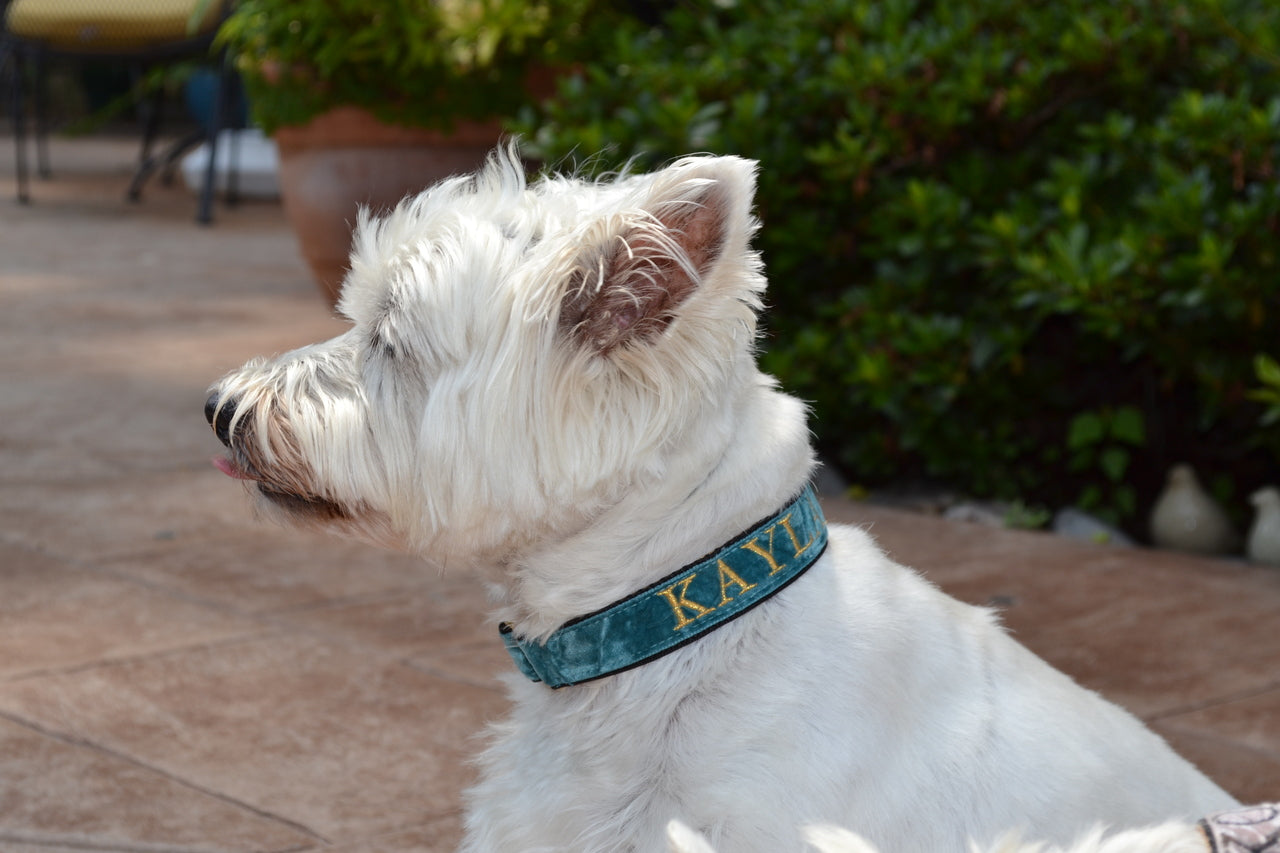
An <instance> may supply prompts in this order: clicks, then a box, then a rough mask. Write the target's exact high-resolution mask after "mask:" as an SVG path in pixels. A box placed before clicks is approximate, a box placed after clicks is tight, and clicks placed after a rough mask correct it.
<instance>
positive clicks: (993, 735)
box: [215, 152, 1234, 853]
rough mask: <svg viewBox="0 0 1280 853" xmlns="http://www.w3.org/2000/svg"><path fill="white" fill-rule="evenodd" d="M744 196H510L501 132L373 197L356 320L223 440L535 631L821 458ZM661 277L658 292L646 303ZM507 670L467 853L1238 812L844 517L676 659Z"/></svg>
mask: <svg viewBox="0 0 1280 853" xmlns="http://www.w3.org/2000/svg"><path fill="white" fill-rule="evenodd" d="M753 191H754V165H753V164H751V163H749V162H747V161H744V160H740V159H737V158H732V157H691V158H687V159H685V160H681V161H679V162H677V163H675V164H673V165H671V166H670V167H668V168H667V169H664V170H662V171H660V172H657V173H655V174H652V175H641V176H631V177H626V178H620V179H617V180H615V181H611V182H600V183H588V182H583V181H579V180H574V179H571V178H564V177H555V178H548V179H545V180H543V181H540V182H538V183H536V184H533V185H526V184H525V182H524V178H523V175H522V173H521V171H520V169H519V166H518V164H517V160H516V157H515V155H514V153H512V152H503V153H498V154H496V155H495V156H494V158H493V159H492V161H491V162H490V164H489V166H488V167H487V168H486V169H485V170H484V171H483V172H481V173H480V174H479V175H477V176H474V177H472V178H458V179H453V180H451V181H447V182H445V183H444V184H441V185H438V186H437V187H435V188H433V189H431V190H428V191H427V192H425V193H423V194H422V195H420V196H418V197H417V198H414V199H411V200H408V201H406V202H405V203H403V204H401V205H400V207H399V208H397V209H396V210H395V211H394V212H393V213H392V214H390V215H389V216H388V217H387V218H386V219H384V220H382V221H380V222H375V221H372V220H370V219H368V218H367V217H366V218H362V219H361V222H360V228H359V233H358V234H357V237H356V242H355V250H354V252H353V255H352V262H351V272H350V274H349V276H348V278H347V282H346V285H345V290H344V293H343V298H342V303H341V307H342V310H343V311H344V312H345V313H346V315H347V316H348V317H349V318H350V319H351V321H352V324H353V325H352V328H351V330H350V331H349V332H347V333H346V334H344V335H342V336H340V337H338V338H336V339H334V340H332V341H329V342H328V343H324V344H319V345H316V346H313V347H309V348H305V349H302V350H299V351H296V352H294V353H288V354H285V355H284V356H281V357H279V358H277V359H274V360H271V361H264V362H258V363H254V364H250V365H248V366H246V367H245V368H244V369H242V370H241V371H239V372H237V373H234V374H232V375H231V376H229V377H227V378H226V379H225V380H223V381H222V382H221V383H220V384H219V385H218V386H216V388H215V393H217V394H218V395H219V399H220V400H221V403H220V405H221V406H223V407H227V409H228V411H230V408H231V407H234V409H235V416H234V418H235V423H236V425H237V429H238V430H239V432H236V434H235V437H234V438H233V440H232V451H231V458H232V462H231V463H227V465H228V466H230V467H231V468H232V469H233V470H238V472H239V474H240V476H243V477H246V478H250V479H252V480H257V481H259V482H260V485H259V488H258V490H259V491H260V492H263V493H264V494H265V495H266V496H267V497H265V498H264V499H263V500H262V504H263V506H264V508H265V509H266V510H267V511H268V512H272V513H278V514H281V515H283V516H284V517H286V518H287V519H290V520H294V521H300V522H304V523H305V522H309V523H315V524H318V525H320V526H325V527H330V528H333V529H336V530H339V531H341V532H346V533H350V534H354V535H359V536H364V537H367V538H370V539H374V540H376V541H379V542H382V543H384V544H389V545H393V546H397V547H403V548H406V549H409V550H412V551H414V552H416V553H419V554H421V555H423V556H424V557H425V558H427V559H428V560H431V561H433V562H435V563H437V564H439V565H441V566H444V567H445V568H446V569H448V570H457V569H460V568H462V569H466V568H483V569H487V570H489V571H490V572H491V575H492V577H493V578H494V579H495V580H496V581H497V587H498V589H499V594H498V601H497V604H496V612H495V617H496V618H497V619H504V620H507V621H510V622H512V623H513V624H514V626H515V630H516V632H517V633H518V634H521V635H524V636H529V637H535V638H537V637H544V636H546V635H548V634H549V633H551V632H552V631H554V630H555V628H556V627H558V626H559V625H560V624H562V623H563V622H565V621H566V620H568V619H571V618H573V617H575V616H579V615H582V614H584V613H588V612H591V611H594V610H596V609H598V608H601V607H603V606H605V605H607V604H609V603H611V602H613V601H615V600H617V599H620V598H622V597H625V596H627V595H629V594H631V593H632V592H635V591H636V590H639V589H642V588H644V587H645V586H647V585H649V584H650V583H652V582H654V581H655V580H657V579H659V578H661V577H663V576H665V575H667V574H669V573H670V572H671V571H673V570H674V569H675V568H677V567H679V566H681V565H683V564H685V563H688V562H690V561H691V560H693V559H696V558H698V557H700V556H702V555H703V554H705V553H707V552H708V551H710V550H712V549H713V548H715V547H717V546H718V545H720V544H722V543H723V542H725V541H728V540H729V539H730V538H731V537H732V536H733V535H734V534H736V533H738V532H740V531H741V530H743V529H745V528H747V527H748V526H750V525H751V524H752V523H753V522H755V521H756V520H758V519H760V518H763V517H765V516H767V515H769V514H771V513H772V512H774V511H775V510H776V509H777V508H778V507H779V506H781V505H782V503H783V502H784V501H785V500H786V499H787V498H789V497H790V496H792V495H794V494H795V493H796V492H797V491H798V490H799V489H800V488H801V486H802V484H803V483H804V482H805V481H806V479H807V478H808V477H809V475H810V473H811V469H812V466H813V458H812V453H811V451H810V448H809V444H808V433H807V428H806V424H805V412H804V408H803V407H802V406H801V404H800V403H798V402H797V401H796V400H794V399H792V398H791V397H788V396H786V395H784V394H782V393H781V392H780V391H779V390H778V389H777V387H776V385H775V383H774V382H773V380H771V379H770V378H768V377H766V376H764V375H763V374H761V373H760V372H759V371H758V369H757V368H756V365H755V361H754V340H755V336H756V312H757V311H758V309H759V308H760V305H761V295H762V293H763V290H764V278H763V276H762V271H761V264H760V260H759V258H758V256H757V255H756V254H755V253H754V252H753V251H752V250H751V249H750V245H749V244H750V239H751V237H752V234H753V232H754V229H755V227H756V223H755V221H754V220H753V219H752V217H751V214H750V208H751V203H752V194H753ZM680 282H684V283H688V282H692V283H693V285H694V286H693V287H692V289H687V288H686V289H685V290H682V291H679V292H680V293H681V294H682V296H681V301H679V303H678V305H676V307H675V308H674V312H673V313H672V314H662V315H660V316H659V315H658V314H657V313H655V315H654V316H655V317H657V318H658V319H656V320H654V321H653V322H652V323H651V324H649V325H644V323H642V322H638V318H642V317H643V315H644V311H645V310H646V309H647V308H649V309H651V308H652V306H654V305H657V304H658V301H656V300H658V298H659V297H661V296H662V293H666V292H667V291H661V292H659V293H658V296H654V285H655V284H656V285H658V286H660V287H665V288H668V289H669V291H670V292H671V293H675V292H677V290H678V285H679V283H680ZM597 297H598V299H597ZM584 304H585V305H586V306H587V308H586V311H585V314H584V316H583V317H582V318H581V319H580V320H578V319H575V318H574V316H573V311H576V310H578V308H573V309H572V310H571V308H570V306H581V305H584ZM289 496H292V498H290V497H289ZM299 496H301V497H299ZM303 499H305V500H303ZM494 642H495V643H497V642H498V639H497V636H496V631H495V638H494ZM508 681H509V686H510V692H511V697H512V700H513V702H514V711H513V713H512V715H511V718H510V719H509V720H508V721H506V722H505V723H502V724H499V725H497V726H495V727H494V729H493V734H492V742H491V744H490V745H489V747H488V749H487V750H486V751H485V752H484V754H483V755H482V756H481V758H480V766H481V768H482V773H481V779H480V781H479V783H478V784H477V785H476V786H475V788H474V789H473V790H472V791H471V792H470V793H469V795H468V804H469V805H468V816H467V820H466V827H467V828H466V840H465V842H464V843H463V847H462V849H463V850H464V851H467V853H490V852H491V851H492V853H498V851H501V853H520V851H542V850H546V851H551V850H556V851H560V850H583V851H613V850H618V851H623V850H628V851H630V850H634V851H655V850H661V849H663V848H664V845H665V844H666V843H667V840H666V839H667V834H666V825H667V822H668V820H669V819H671V818H672V817H679V818H681V819H683V820H685V821H687V822H688V823H689V824H690V825H691V826H693V827H695V828H696V829H697V830H698V831H699V832H701V833H703V834H705V835H706V838H707V841H708V842H709V843H710V844H712V845H714V847H715V849H717V850H721V851H724V852H725V853H741V852H742V851H761V852H762V853H781V852H782V851H794V850H799V849H802V847H803V843H804V842H803V835H802V833H803V827H805V826H808V825H811V824H817V823H829V824H836V825H840V826H850V827H856V828H857V829H858V831H859V833H861V834H862V835H863V836H865V838H866V839H868V841H869V842H870V843H873V844H875V845H877V846H879V847H880V848H881V849H884V850H886V851H893V853H908V851H928V852H929V853H935V851H943V850H953V851H961V850H963V849H964V839H974V840H976V841H977V842H978V843H980V844H984V845H985V844H990V843H992V842H994V840H995V839H996V838H998V837H999V836H1000V835H1001V834H1002V833H1004V832H1006V831H1008V830H1011V829H1017V828H1025V829H1026V831H1027V832H1029V833H1032V834H1034V836H1035V837H1037V838H1044V839H1046V840H1048V841H1050V842H1052V843H1056V844H1067V843H1070V842H1071V841H1072V840H1073V839H1075V838H1076V837H1077V836H1078V835H1079V833H1080V832H1081V831H1083V830H1084V829H1086V828H1088V827H1089V826H1092V825H1094V824H1095V823H1099V822H1102V823H1106V824H1108V825H1113V826H1117V827H1132V826H1137V825H1146V824H1149V823H1152V822H1157V821H1161V820H1165V819H1168V818H1172V817H1191V816H1195V815H1199V814H1203V813H1206V812H1209V811H1213V810H1216V809H1220V808H1225V807H1228V806H1230V805H1232V804H1233V802H1234V801H1233V800H1232V799H1231V797H1230V796H1228V795H1227V794H1225V793H1224V792H1223V791H1221V790H1220V789H1219V788H1217V787H1216V786H1215V785H1213V784H1212V783H1211V782H1209V781H1208V780H1207V779H1205V778H1204V777H1203V776H1201V775H1200V774H1199V773H1198V772H1197V771H1196V770H1195V769H1194V768H1192V767H1191V766H1190V765H1188V764H1187V763H1186V762H1185V761H1183V760H1182V759H1181V758H1179V757H1178V756H1176V755H1175V754H1174V753H1173V752H1172V751H1170V750H1169V748H1168V747H1167V746H1166V745H1165V744H1164V743H1163V742H1162V741H1161V740H1160V739H1159V738H1158V737H1156V736H1155V735H1154V734H1152V733H1151V732H1149V731H1148V730H1147V729H1145V728H1144V727H1143V726H1142V725H1141V724H1140V723H1139V722H1138V721H1137V720H1136V719H1134V718H1133V717H1132V716H1130V715H1129V714H1127V713H1126V712H1124V711H1122V710H1120V709H1119V708H1117V707H1115V706H1113V705H1111V704H1108V703H1107V702H1105V701H1104V700H1102V699H1101V698H1100V697H1098V696H1096V695H1095V694H1093V693H1090V692H1088V691H1085V690H1083V689H1081V688H1080V687H1078V686H1076V685H1075V684H1073V683H1072V682H1071V681H1070V680H1069V679H1067V678H1066V677H1065V676H1063V675H1061V674H1059V673H1058V672H1056V671H1054V670H1053V669H1051V668H1050V667H1048V666H1047V665H1046V664H1044V663H1042V662H1041V661H1040V660H1038V659H1037V658H1035V657H1034V656H1032V655H1031V654H1030V653H1029V652H1027V651H1026V650H1025V649H1023V648H1022V647H1021V646H1020V645H1018V644H1017V643H1015V642H1014V641H1013V640H1011V639H1010V638H1009V637H1008V636H1007V635H1006V634H1005V632H1004V631H1003V630H1001V628H1000V627H999V626H998V625H997V624H996V623H995V620H994V618H993V617H992V615H991V614H990V613H988V612H986V611H984V610H980V609H976V608H973V607H969V606H966V605H964V604H961V603H959V602H957V601H955V600H953V599H951V598H948V597H947V596H945V595H943V594H942V593H941V592H939V591H938V590H936V589H935V588H934V587H933V586H931V585H930V584H929V583H927V582H926V581H924V580H923V579H922V578H921V577H920V576H918V575H917V574H915V573H914V572H912V571H910V570H907V569H905V568H902V567H901V566H898V565H895V564H894V563H892V562H890V561H889V560H888V559H887V558H886V557H885V556H884V555H883V554H882V553H881V552H880V551H879V550H878V549H877V548H876V546H875V544H874V543H873V542H872V541H871V539H870V538H869V537H868V536H867V535H866V534H865V533H863V532H862V531H860V530H856V529H852V528H848V527H834V528H833V529H832V531H831V543H830V547H829V548H828V550H827V552H826V554H825V555H824V556H823V557H822V558H821V560H819V561H818V562H817V563H816V564H815V565H814V567H813V568H812V569H810V570H809V572H808V573H807V574H806V575H805V576H804V577H803V578H801V579H800V580H799V581H797V582H796V583H795V584H793V585H792V586H790V587H788V588H787V589H786V590H784V591H783V592H782V593H780V594H779V595H777V596H776V597H774V598H773V599H770V600H769V601H768V602H766V603H765V604H763V605H761V606H760V607H758V608H756V609H754V610H752V611H750V612H748V613H747V614H746V615H744V616H742V617H741V618H739V619H737V620H736V621H733V622H731V623H729V624H728V625H726V626H724V627H722V628H720V629H718V630H716V631H714V632H712V633H711V634H709V635H707V636H706V637H705V638H703V639H702V640H700V641H698V642H696V643H694V644H692V645H690V646H687V647H684V648H682V649H680V650H679V651H677V652H674V653H672V654H670V655H667V656H666V657H663V658H661V659H659V660H657V661H654V662H652V663H649V664H647V665H645V666H642V667H639V668H637V669H634V670H631V671H629V672H626V673H622V674H619V675H616V676H612V677H609V678H605V679H603V680H600V681H597V682H592V683H589V684H585V685H581V686H578V687H573V688H565V689H562V690H557V691H552V690H549V689H547V688H546V687H544V686H543V685H541V684H533V683H529V682H527V681H524V680H523V679H521V678H519V677H518V676H516V675H514V673H513V675H512V676H511V677H510V678H509V679H508ZM925 811H927V813H928V815H929V817H928V819H927V820H923V821H922V820H918V819H916V816H918V815H920V814H921V813H922V812H925Z"/></svg>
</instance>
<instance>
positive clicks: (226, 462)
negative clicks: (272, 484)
mask: <svg viewBox="0 0 1280 853" xmlns="http://www.w3.org/2000/svg"><path fill="white" fill-rule="evenodd" d="M213 467H214V468H217V469H218V470H219V471H221V472H222V473H224V474H226V475H227V476H228V477H234V478H235V479H237V480H252V479H253V478H252V477H250V476H249V475H248V474H246V473H245V472H243V471H241V470H240V469H239V468H237V467H236V463H234V462H232V461H231V460H230V459H228V458H227V457H225V456H215V457H213Z"/></svg>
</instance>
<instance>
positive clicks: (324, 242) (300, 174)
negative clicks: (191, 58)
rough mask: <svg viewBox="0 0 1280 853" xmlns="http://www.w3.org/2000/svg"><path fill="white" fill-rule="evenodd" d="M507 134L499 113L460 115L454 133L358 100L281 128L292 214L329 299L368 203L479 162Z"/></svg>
mask: <svg viewBox="0 0 1280 853" xmlns="http://www.w3.org/2000/svg"><path fill="white" fill-rule="evenodd" d="M500 135H501V128H500V126H499V124H498V122H497V121H493V122H485V123H471V124H465V123H459V124H458V126H457V127H456V128H455V130H454V132H453V133H450V134H447V135H446V134H444V133H440V132H438V131H433V130H426V129H423V128H408V127H400V126H393V125H387V124H383V123H382V122H381V121H379V120H378V119H377V118H375V117H374V116H373V115H372V114H371V113H369V112H367V111H365V110H362V109H359V108H357V107H338V108H335V109H333V110H331V111H329V112H327V113H324V114H322V115H319V116H317V117H316V118H315V119H313V120H312V121H311V122H309V123H308V124H305V125H301V126H295V127H282V128H280V129H279V130H277V131H276V133H275V140H276V145H277V146H278V148H279V151H280V196H281V200H282V201H283V203H284V210H285V215H286V216H287V217H288V219H289V223H290V225H292V226H293V230H294V233H296V234H297V235H298V246H299V249H300V250H301V252H302V256H303V258H304V259H305V260H306V262H307V265H308V266H310V268H311V272H312V274H313V275H314V276H315V279H316V283H317V284H318V285H319V286H320V290H321V292H322V293H323V294H324V295H325V298H326V299H328V301H329V304H330V305H331V306H332V305H336V304H337V300H338V293H339V291H340V289H341V286H342V279H343V276H344V275H345V274H346V270H347V257H348V254H349V253H350V250H351V229H352V227H353V226H354V225H355V222H356V213H357V211H358V209H359V208H360V206H362V205H363V206H367V207H369V208H371V209H373V210H375V211H379V210H386V209H389V208H391V207H394V206H395V205H396V203H397V202H399V201H400V200H401V199H402V198H404V197H405V196H406V195H411V194H414V193H417V192H419V191H421V190H422V189H425V188H426V187H427V186H429V185H431V184H433V183H435V182H437V181H439V180H441V179H442V178H446V177H449V176H450V175H456V174H459V173H462V172H470V171H473V170H475V169H476V168H477V167H478V166H479V165H480V164H481V163H483V162H484V158H485V156H486V154H487V153H488V152H489V150H490V149H491V148H493V146H494V145H495V143H497V141H498V139H499V137H500Z"/></svg>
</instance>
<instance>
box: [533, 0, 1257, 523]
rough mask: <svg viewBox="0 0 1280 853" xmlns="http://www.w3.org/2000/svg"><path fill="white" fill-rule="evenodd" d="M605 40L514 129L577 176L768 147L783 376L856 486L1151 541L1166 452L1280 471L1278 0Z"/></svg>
mask: <svg viewBox="0 0 1280 853" xmlns="http://www.w3.org/2000/svg"><path fill="white" fill-rule="evenodd" d="M590 38H591V39H593V40H594V41H593V44H592V50H591V54H592V55H594V56H595V57H596V59H594V60H591V61H587V62H585V63H583V64H581V65H580V66H579V67H578V70H577V73H575V74H573V75H571V76H569V77H567V78H566V79H564V80H563V81H562V83H561V85H560V89H559V93H558V95H557V96H556V97H555V98H553V99H552V100H551V101H549V102H547V103H545V104H543V105H542V107H541V108H539V109H536V110H530V111H527V112H526V113H525V114H524V115H523V117H522V119H521V120H520V121H519V122H518V126H517V128H516V129H517V130H518V131H519V132H521V133H522V134H523V135H524V136H525V137H526V139H527V140H528V141H529V142H530V143H531V144H530V148H531V149H533V151H532V153H534V154H535V155H537V156H540V157H542V158H544V159H545V160H546V161H547V162H549V163H552V164H554V165H555V166H556V167H558V168H562V169H563V168H579V169H580V170H581V171H583V172H586V173H591V172H601V171H607V170H611V169H616V168H619V167H621V166H622V165H623V164H624V163H626V162H627V161H632V164H633V165H632V168H635V169H647V168H652V167H656V166H659V165H661V164H662V163H663V162H665V161H667V160H669V159H671V158H673V157H676V156H679V155H681V154H684V153H688V152H694V151H707V152H716V153H734V154H740V155H743V156H747V157H752V158H755V159H757V160H759V161H760V162H761V174H760V190H759V196H758V199H757V203H758V214H759V216H760V218H761V219H762V220H763V222H764V229H763V230H762V232H761V234H760V237H759V238H758V246H759V247H760V249H761V250H762V251H763V253H764V256H765V260H766V263H767V264H768V269H769V277H770V291H769V302H770V311H769V315H768V319H767V323H768V329H767V335H766V338H765V340H764V342H763V343H764V348H765V353H764V356H763V361H764V366H765V368H766V369H767V370H768V371H770V372H771V373H773V374H775V375H776V376H778V377H779V378H780V379H781V380H782V382H783V384H784V385H785V387H786V388H787V389H788V390H789V391H791V392H792V393H795V394H797V395H798V396H800V397H802V398H804V399H806V400H808V401H810V402H811V403H812V406H813V409H814V414H815V418H814V420H813V428H814V430H815V431H816V434H817V438H818V443H819V446H820V448H821V451H822V453H823V455H824V457H825V458H826V459H827V460H828V462H830V463H833V464H835V465H836V466H838V467H839V468H840V469H841V470H842V472H843V474H844V475H845V476H846V478H847V479H848V480H850V481H852V482H854V483H857V484H859V485H862V486H866V487H872V488H874V487H876V486H879V485H883V484H886V483H903V482H926V483H935V484H940V485H945V486H947V487H950V488H954V489H959V490H962V491H964V492H965V493H967V494H969V495H972V496H974V497H989V498H1002V499H1017V500H1021V501H1026V502H1028V503H1030V504H1033V505H1042V506H1049V507H1055V506H1062V505H1067V504H1074V505H1077V506H1080V507H1082V508H1084V509H1087V510H1090V511H1092V512H1095V513H1097V514H1099V515H1101V516H1103V517H1105V518H1107V519H1109V520H1112V521H1116V522H1120V523H1122V524H1124V525H1125V526H1127V527H1129V528H1130V529H1131V530H1137V531H1141V529H1142V527H1143V524H1142V523H1141V521H1142V519H1144V518H1145V513H1146V511H1147V509H1148V507H1149V506H1150V503H1151V501H1152V500H1153V498H1154V495H1155V493H1156V492H1157V491H1158V489H1159V488H1160V487H1161V485H1162V484H1163V478H1164V472H1165V471H1166V469H1167V468H1168V467H1169V466H1170V465H1172V464H1174V463H1176V462H1182V461H1185V462H1190V463H1191V464H1193V465H1194V466H1195V467H1196V468H1197V469H1199V470H1200V472H1201V474H1202V476H1203V478H1204V479H1205V480H1207V481H1208V482H1209V483H1211V484H1215V486H1216V491H1217V492H1218V495H1219V497H1220V498H1223V499H1225V500H1227V501H1228V502H1229V503H1231V504H1232V505H1233V506H1234V507H1236V508H1237V509H1238V508H1239V507H1241V506H1243V505H1244V504H1245V503H1246V502H1245V497H1246V496H1247V495H1248V494H1249V492H1250V491H1251V490H1253V489H1254V488H1256V487H1257V486H1259V485H1261V484H1263V482H1264V481H1273V482H1274V481H1276V480H1278V479H1280V463H1278V460H1280V435H1278V434H1277V432H1276V430H1275V425H1276V422H1277V420H1278V419H1280V414H1277V412H1280V371H1277V370H1275V369H1274V366H1275V361H1274V357H1275V356H1276V354H1277V350H1280V269H1278V265H1280V256H1278V253H1280V239H1278V238H1280V219H1278V213H1280V191H1278V189H1277V182H1276V168H1277V155H1280V44H1278V41H1280V4H1276V3H1274V2H1272V0H1130V2H1126V3H1098V2H1096V0H1057V1H1056V2H1054V3H1026V2H1024V0H947V2H926V1H925V0H751V2H731V0H722V1H721V2H717V3H680V4H676V5H674V6H670V7H667V8H665V10H662V11H661V12H659V13H651V14H649V15H646V16H643V17H641V16H625V15H624V16H622V17H621V18H620V19H619V18H608V19H607V21H606V20H604V19H603V18H602V20H601V25H600V26H597V27H596V28H595V30H594V31H593V32H592V33H591V34H590ZM599 151H604V152H606V153H605V154H604V155H602V156H595V157H592V158H591V159H589V160H586V161H585V162H583V163H575V161H574V158H575V156H581V155H584V154H594V153H595V152H599ZM1268 389H1269V390H1268ZM1269 393H1270V396H1268V394H1269Z"/></svg>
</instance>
